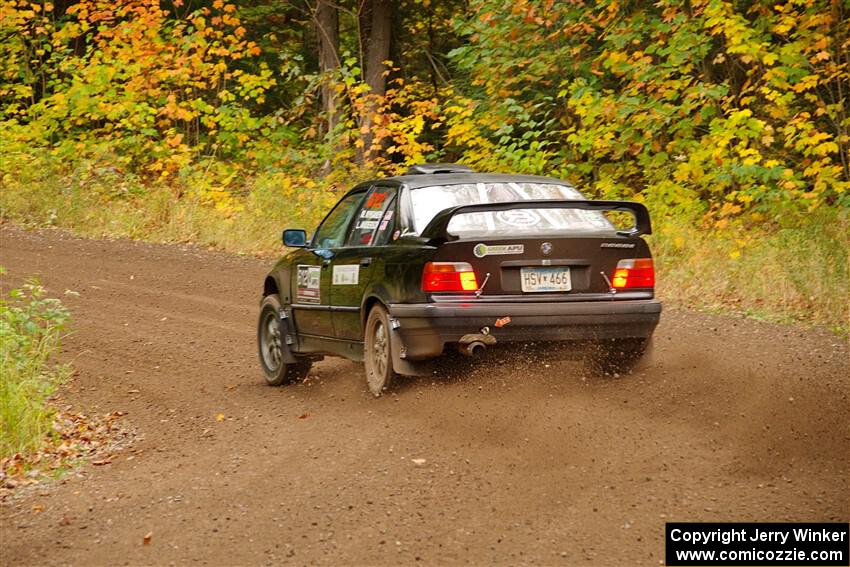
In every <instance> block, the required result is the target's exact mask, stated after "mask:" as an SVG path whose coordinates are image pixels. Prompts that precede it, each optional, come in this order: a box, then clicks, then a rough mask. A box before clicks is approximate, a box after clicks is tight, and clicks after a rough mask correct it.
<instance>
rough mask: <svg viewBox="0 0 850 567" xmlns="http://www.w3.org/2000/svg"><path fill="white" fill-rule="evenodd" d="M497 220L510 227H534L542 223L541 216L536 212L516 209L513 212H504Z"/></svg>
mask: <svg viewBox="0 0 850 567" xmlns="http://www.w3.org/2000/svg"><path fill="white" fill-rule="evenodd" d="M497 218H498V219H499V220H500V221H502V222H503V223H505V224H507V225H510V226H518V227H520V228H521V227H524V226H534V225H536V224H538V223H539V222H540V215H538V214H537V213H535V212H534V211H530V210H527V209H515V210H511V211H502V212H500V213H499V214H498V216H497Z"/></svg>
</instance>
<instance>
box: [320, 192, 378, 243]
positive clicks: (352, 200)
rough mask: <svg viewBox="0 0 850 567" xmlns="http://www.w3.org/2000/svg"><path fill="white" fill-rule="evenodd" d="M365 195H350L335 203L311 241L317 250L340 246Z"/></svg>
mask: <svg viewBox="0 0 850 567" xmlns="http://www.w3.org/2000/svg"><path fill="white" fill-rule="evenodd" d="M365 195H366V194H365V193H352V194H351V195H348V196H347V197H345V198H344V199H343V200H342V201H340V202H339V203H337V205H336V207H334V209H333V210H332V211H331V212H330V213H329V214H328V216H326V217H325V220H323V221H322V224H321V226H319V230H318V231H317V232H316V237H315V239H314V240H313V242H314V243H315V246H317V247H318V248H337V247H339V246H342V243H343V241H344V240H345V234H346V231H347V230H348V225H349V224H350V223H351V219H352V217H354V214H355V213H356V212H357V211H358V210H359V207H360V203H362V202H363V197H364V196H365Z"/></svg>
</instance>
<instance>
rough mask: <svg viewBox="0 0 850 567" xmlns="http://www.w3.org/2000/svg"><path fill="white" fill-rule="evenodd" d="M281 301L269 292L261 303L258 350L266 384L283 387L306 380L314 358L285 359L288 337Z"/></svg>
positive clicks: (258, 324) (258, 323)
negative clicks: (290, 361) (282, 329)
mask: <svg viewBox="0 0 850 567" xmlns="http://www.w3.org/2000/svg"><path fill="white" fill-rule="evenodd" d="M279 317H280V300H278V298H277V296H276V295H268V296H266V297H265V298H264V299H263V302H262V304H261V305H260V318H259V320H258V322H257V349H258V354H259V357H260V367H261V368H262V369H263V375H264V376H265V379H266V384H268V385H269V386H281V385H283V384H289V383H292V382H297V381H299V380H303V379H304V378H306V377H307V373H308V372H309V371H310V366H311V364H312V363H311V361H309V360H299V361H298V362H295V363H286V362H284V361H283V358H284V349H286V348H288V346H287V345H286V337H285V336H284V334H283V333H282V332H281V327H280V319H279Z"/></svg>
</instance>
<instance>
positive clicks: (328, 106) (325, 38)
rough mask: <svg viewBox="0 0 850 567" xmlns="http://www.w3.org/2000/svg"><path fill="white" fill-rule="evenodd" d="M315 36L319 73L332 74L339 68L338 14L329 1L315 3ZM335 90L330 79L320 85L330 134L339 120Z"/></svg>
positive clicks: (319, 0)
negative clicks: (317, 42)
mask: <svg viewBox="0 0 850 567" xmlns="http://www.w3.org/2000/svg"><path fill="white" fill-rule="evenodd" d="M315 22H316V35H317V36H318V38H319V71H320V72H321V73H328V72H329V71H331V72H333V71H336V70H337V69H338V68H339V13H338V12H337V9H336V6H334V5H333V3H332V1H331V0H318V1H317V3H316V16H315ZM336 107H337V100H336V89H335V87H334V85H333V82H332V79H331V78H330V77H327V78H325V80H324V82H323V83H322V110H324V113H325V117H326V120H327V131H328V132H331V131H333V129H334V128H335V127H336V124H337V122H338V120H339V118H338V116H337V108H336Z"/></svg>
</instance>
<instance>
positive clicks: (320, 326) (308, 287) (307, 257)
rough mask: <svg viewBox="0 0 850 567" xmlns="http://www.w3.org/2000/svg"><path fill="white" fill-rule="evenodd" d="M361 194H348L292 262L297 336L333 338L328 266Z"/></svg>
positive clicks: (293, 306)
mask: <svg viewBox="0 0 850 567" xmlns="http://www.w3.org/2000/svg"><path fill="white" fill-rule="evenodd" d="M365 195H366V192H365V190H364V191H357V192H353V193H349V194H348V195H346V196H345V197H343V199H341V200H340V202H339V203H337V205H336V206H335V207H334V208H333V210H331V212H330V213H328V215H327V216H326V217H325V219H324V220H323V221H322V223H321V224H320V225H319V228H318V229H317V230H316V234H315V235H314V236H313V239H312V241H311V243H310V246H309V247H307V248H305V249H303V250H300V251H298V252H297V253H296V254H295V256H294V257H293V260H292V271H291V274H292V275H291V277H292V282H291V288H290V289H291V290H292V311H293V318H294V319H295V327H296V329H297V332H298V334H302V335H314V336H320V337H333V336H334V330H333V320H332V317H331V294H330V286H331V262H332V258H333V256H334V254H335V250H337V249H338V248H340V246H342V245H343V244H344V243H345V238H346V236H347V234H348V228H349V226H350V225H351V221H352V219H353V218H354V215H355V213H356V212H357V211H358V210H359V209H360V204H361V202H362V201H363V197H364V196H365Z"/></svg>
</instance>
